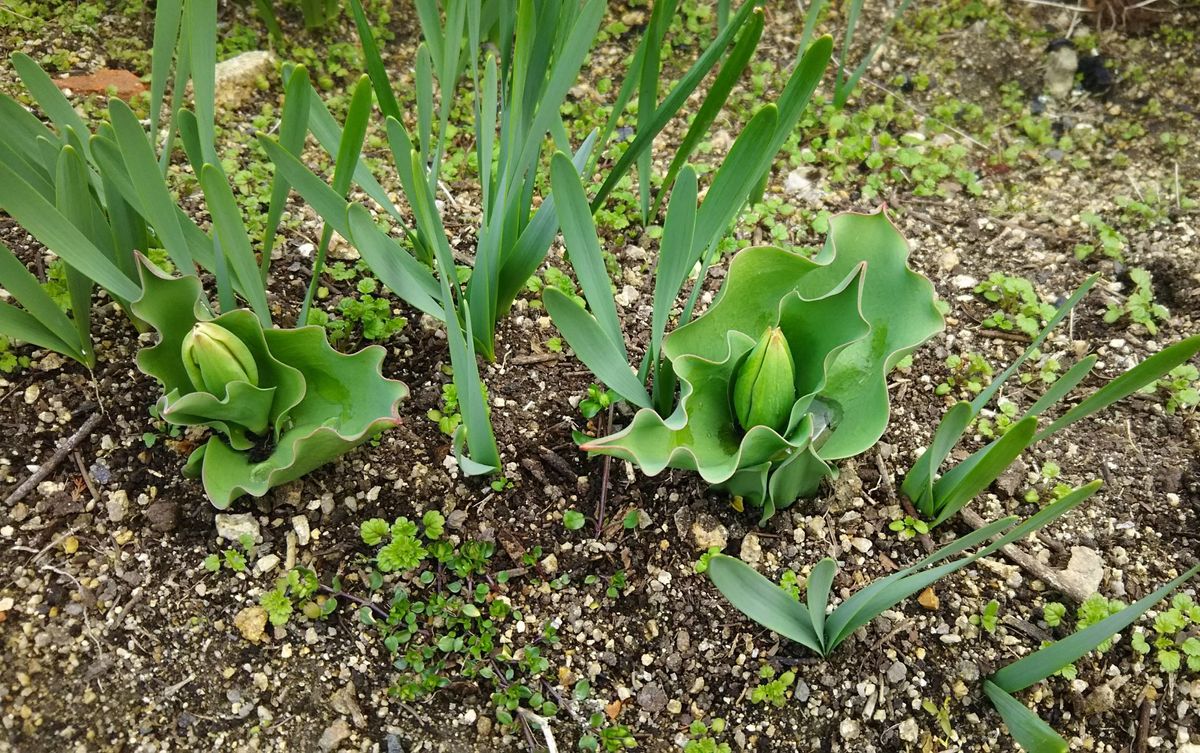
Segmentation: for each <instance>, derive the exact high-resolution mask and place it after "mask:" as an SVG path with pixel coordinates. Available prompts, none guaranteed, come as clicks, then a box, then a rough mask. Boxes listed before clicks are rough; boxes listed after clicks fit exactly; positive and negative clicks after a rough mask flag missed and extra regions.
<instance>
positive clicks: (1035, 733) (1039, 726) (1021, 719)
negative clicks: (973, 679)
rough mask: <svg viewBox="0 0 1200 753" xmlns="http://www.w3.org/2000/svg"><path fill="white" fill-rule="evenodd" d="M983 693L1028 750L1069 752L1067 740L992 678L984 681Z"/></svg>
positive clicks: (1011, 733)
mask: <svg viewBox="0 0 1200 753" xmlns="http://www.w3.org/2000/svg"><path fill="white" fill-rule="evenodd" d="M983 692H984V694H985V695H986V696H987V697H988V700H990V701H991V702H992V706H993V707H994V708H995V709H996V713H998V714H1000V718H1001V719H1003V720H1004V724H1005V725H1007V726H1008V734H1010V735H1012V738H1013V739H1014V740H1016V741H1017V745H1020V746H1021V747H1022V748H1024V749H1025V750H1027V751H1029V753H1067V750H1068V746H1067V741H1066V740H1064V739H1062V737H1060V736H1059V734H1058V733H1057V732H1055V731H1054V730H1053V729H1051V728H1050V725H1049V724H1046V722H1044V721H1042V718H1041V717H1040V716H1038V715H1037V714H1035V713H1033V712H1032V711H1030V710H1029V709H1028V708H1026V706H1025V704H1023V703H1021V702H1020V701H1018V700H1017V699H1016V698H1013V697H1012V696H1011V695H1009V694H1008V693H1005V692H1004V691H1003V690H1001V689H1000V688H999V687H997V685H996V684H995V683H993V682H992V681H990V680H984V681H983Z"/></svg>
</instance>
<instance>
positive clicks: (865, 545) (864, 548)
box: [850, 536, 871, 554]
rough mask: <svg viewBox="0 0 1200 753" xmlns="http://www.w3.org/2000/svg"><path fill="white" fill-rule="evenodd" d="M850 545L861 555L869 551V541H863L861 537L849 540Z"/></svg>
mask: <svg viewBox="0 0 1200 753" xmlns="http://www.w3.org/2000/svg"><path fill="white" fill-rule="evenodd" d="M850 545H851V546H853V547H854V548H855V549H857V550H858V551H860V552H862V553H863V554H866V553H867V552H869V551H871V540H870V539H864V538H862V537H861V536H855V537H854V538H852V539H850Z"/></svg>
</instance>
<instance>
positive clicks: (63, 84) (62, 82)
mask: <svg viewBox="0 0 1200 753" xmlns="http://www.w3.org/2000/svg"><path fill="white" fill-rule="evenodd" d="M54 85H55V86H57V87H58V88H59V89H70V90H71V91H72V92H74V93H76V94H108V93H109V91H110V90H112V91H114V92H115V93H116V96H118V97H120V98H121V99H125V100H128V99H133V97H135V96H137V95H138V94H141V93H142V92H144V91H146V85H145V84H143V83H142V81H141V79H139V78H138V77H137V74H135V73H131V72H130V71H126V70H121V69H119V68H101V69H100V70H98V71H96V72H95V73H88V74H84V75H81V76H67V77H66V78H56V79H54Z"/></svg>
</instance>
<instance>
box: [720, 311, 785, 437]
mask: <svg viewBox="0 0 1200 753" xmlns="http://www.w3.org/2000/svg"><path fill="white" fill-rule="evenodd" d="M795 403H796V366H795V363H794V362H793V361H792V352H791V350H790V349H789V348H788V344H787V338H785V337H784V336H783V330H781V329H779V328H778V327H772V328H770V329H768V330H767V331H766V332H764V333H763V336H762V339H760V340H759V341H758V344H757V345H755V346H754V350H752V351H750V355H749V356H747V357H746V360H745V361H744V362H743V363H742V365H741V367H740V368H739V369H738V371H737V375H736V376H735V378H734V383H733V410H734V414H735V415H736V416H737V420H738V423H740V424H741V425H742V428H743V429H746V430H749V429H750V428H751V427H754V426H769V427H770V428H772V429H774V430H775V431H777V432H783V431H784V430H786V429H787V423H788V418H789V417H790V415H791V412H792V406H793V405H795Z"/></svg>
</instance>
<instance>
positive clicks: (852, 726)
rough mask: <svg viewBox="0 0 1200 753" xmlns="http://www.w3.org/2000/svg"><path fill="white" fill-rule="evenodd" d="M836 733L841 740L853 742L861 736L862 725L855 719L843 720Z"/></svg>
mask: <svg viewBox="0 0 1200 753" xmlns="http://www.w3.org/2000/svg"><path fill="white" fill-rule="evenodd" d="M838 732H840V733H841V735H842V739H844V740H854V739H857V738H858V736H859V735H860V734H862V725H860V724H859V723H858V720H856V719H843V720H842V723H841V725H839V726H838Z"/></svg>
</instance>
